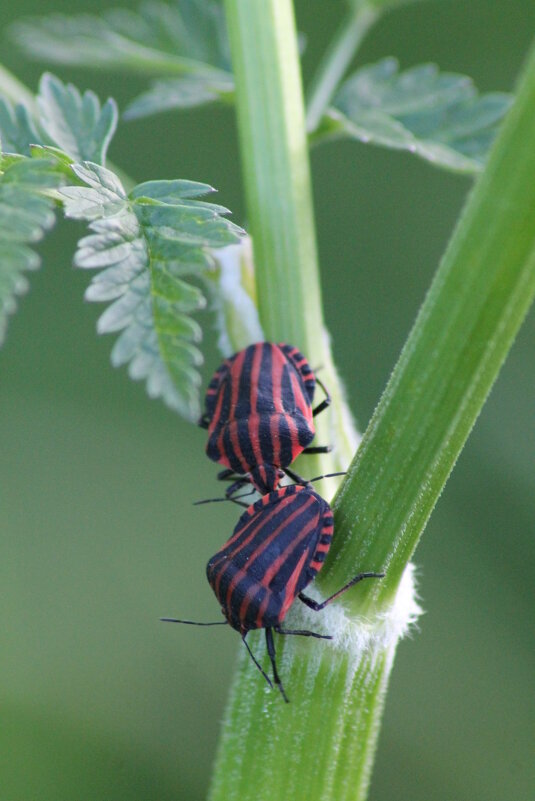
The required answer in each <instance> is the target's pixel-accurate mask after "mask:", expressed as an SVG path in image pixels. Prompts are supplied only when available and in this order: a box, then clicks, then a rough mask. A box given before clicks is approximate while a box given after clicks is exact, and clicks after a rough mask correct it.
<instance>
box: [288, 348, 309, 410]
mask: <svg viewBox="0 0 535 801" xmlns="http://www.w3.org/2000/svg"><path fill="white" fill-rule="evenodd" d="M279 347H280V348H281V350H283V351H284V353H285V354H286V356H287V357H288V359H289V361H290V362H291V363H292V365H293V367H294V369H295V371H296V373H297V374H298V376H299V380H300V383H301V385H302V387H303V392H304V394H305V397H306V396H308V401H309V403H310V405H312V401H313V399H314V390H315V388H316V377H315V376H314V373H313V372H312V370H311V368H310V365H309V363H308V361H307V360H306V359H305V357H304V356H303V354H302V353H301V352H300V351H298V350H297V348H294V347H293V346H292V345H279Z"/></svg>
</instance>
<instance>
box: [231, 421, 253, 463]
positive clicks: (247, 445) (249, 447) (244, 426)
mask: <svg viewBox="0 0 535 801" xmlns="http://www.w3.org/2000/svg"><path fill="white" fill-rule="evenodd" d="M235 425H236V427H237V432H238V442H239V443H240V448H241V452H242V454H243V458H244V461H245V464H244V468H245V472H248V471H249V470H252V469H253V467H254V466H255V465H256V464H257V459H256V458H255V452H254V448H253V444H252V442H251V437H250V435H249V421H248V420H247V419H245V420H238V421H237V422H236V423H235ZM244 468H243V467H242V472H243V469H244Z"/></svg>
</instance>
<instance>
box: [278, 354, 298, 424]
mask: <svg viewBox="0 0 535 801" xmlns="http://www.w3.org/2000/svg"><path fill="white" fill-rule="evenodd" d="M290 370H293V366H292V365H290V364H288V363H287V364H285V365H284V369H283V371H282V380H281V400H282V408H283V409H284V411H285V412H287V413H288V414H293V413H294V412H295V397H294V392H293V389H292V382H291V379H290Z"/></svg>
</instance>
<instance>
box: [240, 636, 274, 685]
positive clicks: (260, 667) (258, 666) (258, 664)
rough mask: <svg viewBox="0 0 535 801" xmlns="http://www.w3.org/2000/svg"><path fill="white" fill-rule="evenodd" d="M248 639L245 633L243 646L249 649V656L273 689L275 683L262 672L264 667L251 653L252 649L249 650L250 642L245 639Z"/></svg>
mask: <svg viewBox="0 0 535 801" xmlns="http://www.w3.org/2000/svg"><path fill="white" fill-rule="evenodd" d="M246 637H247V633H245V634H244V635H243V637H242V641H243V644H244V645H245V647H246V648H247V650H248V652H249V656H250V657H251V659H252V660H253V662H254V663H255V665H256V666H257V668H258V670H259V671H260V673H261V674H262V676H263V677H264V678H265V680H266V681H267V683H268V684H269V686H270V687H273V682H272V681H271V679H270V678H269V676H268V675H267V673H265V672H264V671H263V670H262V665H261V664H260V662H259V661H258V659H257V658H256V657H255V655H254V654H253V652H252V651H251V649H250V648H249V643H248V642H247V640H246V639H245V638H246Z"/></svg>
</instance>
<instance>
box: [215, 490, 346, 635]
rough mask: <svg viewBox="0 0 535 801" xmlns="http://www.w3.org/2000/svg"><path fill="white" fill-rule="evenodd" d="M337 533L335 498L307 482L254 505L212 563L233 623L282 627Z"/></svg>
mask: <svg viewBox="0 0 535 801" xmlns="http://www.w3.org/2000/svg"><path fill="white" fill-rule="evenodd" d="M332 533H333V518H332V512H331V510H330V507H329V504H328V503H327V502H326V501H324V500H323V498H321V497H320V496H319V495H318V494H317V493H315V492H314V491H313V490H311V489H309V488H307V487H302V486H299V485H291V486H288V487H283V488H281V489H278V490H275V491H274V492H270V493H269V494H268V495H264V496H263V497H262V498H261V499H260V500H259V501H257V502H256V503H255V504H253V505H252V506H250V507H249V508H248V509H247V510H246V511H245V512H244V514H243V515H242V516H241V517H240V519H239V521H238V524H237V526H236V528H235V529H234V533H233V535H232V537H231V538H230V539H229V540H228V542H226V543H225V545H224V546H223V547H222V548H221V550H220V551H218V552H217V553H216V554H215V555H214V556H213V557H212V558H211V559H210V561H209V562H208V565H207V569H206V572H207V576H208V581H209V582H210V585H211V586H212V589H213V590H214V593H215V595H216V597H217V599H218V601H219V603H220V604H221V609H222V611H223V614H224V615H225V617H226V618H227V620H228V622H229V623H230V625H231V626H233V628H235V629H237V631H239V632H240V633H241V634H242V635H244V634H246V633H247V632H248V631H250V630H251V629H259V628H266V629H268V628H274V629H275V630H277V629H278V628H279V627H280V625H281V623H282V621H283V620H284V618H285V616H286V614H287V612H288V609H289V608H290V606H291V605H292V603H293V602H294V600H295V599H296V597H297V596H298V594H299V593H300V592H301V591H302V590H304V588H305V587H306V586H307V584H309V583H310V582H311V581H312V580H313V578H314V577H315V575H316V573H317V572H318V570H320V569H321V567H322V565H323V561H324V559H325V555H326V553H327V551H328V550H329V546H330V544H331V538H332Z"/></svg>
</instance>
